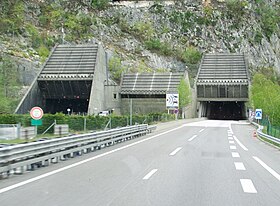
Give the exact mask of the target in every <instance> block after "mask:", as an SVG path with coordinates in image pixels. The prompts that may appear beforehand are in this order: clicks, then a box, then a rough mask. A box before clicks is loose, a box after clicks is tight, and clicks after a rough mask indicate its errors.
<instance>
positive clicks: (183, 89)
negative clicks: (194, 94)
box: [178, 79, 191, 113]
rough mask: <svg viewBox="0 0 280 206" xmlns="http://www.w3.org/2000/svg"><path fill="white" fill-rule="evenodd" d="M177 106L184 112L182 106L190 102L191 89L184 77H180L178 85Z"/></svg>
mask: <svg viewBox="0 0 280 206" xmlns="http://www.w3.org/2000/svg"><path fill="white" fill-rule="evenodd" d="M178 93H179V108H180V109H181V110H182V113H183V112H184V108H185V107H186V106H187V105H188V104H189V103H190V102H191V89H190V87H189V85H188V83H187V82H186V80H185V79H181V81H180V84H179V86H178Z"/></svg>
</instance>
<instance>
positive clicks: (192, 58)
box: [182, 46, 202, 64]
mask: <svg viewBox="0 0 280 206" xmlns="http://www.w3.org/2000/svg"><path fill="white" fill-rule="evenodd" d="M201 57H202V54H201V53H200V51H199V50H198V49H197V48H195V47H192V46H190V47H187V48H186V50H185V51H184V52H183V54H182V58H183V61H184V62H186V63H189V64H198V63H199V62H200V60H201Z"/></svg>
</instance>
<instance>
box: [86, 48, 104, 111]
mask: <svg viewBox="0 0 280 206" xmlns="http://www.w3.org/2000/svg"><path fill="white" fill-rule="evenodd" d="M105 55H106V54H105V50H104V48H103V46H102V45H101V44H99V45H98V52H97V58H96V66H95V71H94V78H93V82H92V87H91V93H90V100H89V106H88V114H89V115H92V114H98V113H99V112H100V111H103V110H106V108H105V86H104V85H105V82H106V56H105Z"/></svg>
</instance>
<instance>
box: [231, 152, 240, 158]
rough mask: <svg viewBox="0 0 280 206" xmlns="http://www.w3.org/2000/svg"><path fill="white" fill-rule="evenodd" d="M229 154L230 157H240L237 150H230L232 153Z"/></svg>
mask: <svg viewBox="0 0 280 206" xmlns="http://www.w3.org/2000/svg"><path fill="white" fill-rule="evenodd" d="M231 156H232V157H240V155H239V153H238V152H232V153H231Z"/></svg>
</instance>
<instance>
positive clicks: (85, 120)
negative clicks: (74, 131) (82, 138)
mask: <svg viewBox="0 0 280 206" xmlns="http://www.w3.org/2000/svg"><path fill="white" fill-rule="evenodd" d="M86 130H87V118H86V117H85V118H84V132H85V131H86Z"/></svg>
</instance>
